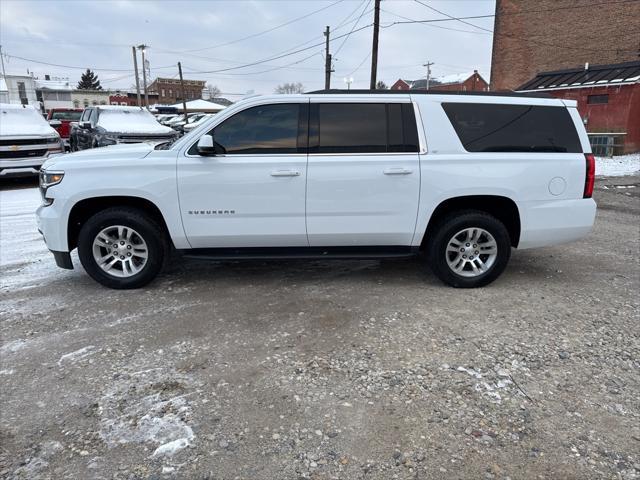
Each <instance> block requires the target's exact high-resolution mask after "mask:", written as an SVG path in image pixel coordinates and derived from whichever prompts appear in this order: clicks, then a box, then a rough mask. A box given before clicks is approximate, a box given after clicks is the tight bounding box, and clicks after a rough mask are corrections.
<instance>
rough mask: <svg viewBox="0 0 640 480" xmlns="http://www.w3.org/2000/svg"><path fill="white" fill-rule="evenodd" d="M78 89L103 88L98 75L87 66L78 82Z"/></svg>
mask: <svg viewBox="0 0 640 480" xmlns="http://www.w3.org/2000/svg"><path fill="white" fill-rule="evenodd" d="M78 90H102V87H101V86H100V80H99V79H98V75H96V74H95V73H93V72H92V71H91V70H89V69H88V68H87V71H86V72H84V73H83V74H82V76H81V77H80V81H79V82H78Z"/></svg>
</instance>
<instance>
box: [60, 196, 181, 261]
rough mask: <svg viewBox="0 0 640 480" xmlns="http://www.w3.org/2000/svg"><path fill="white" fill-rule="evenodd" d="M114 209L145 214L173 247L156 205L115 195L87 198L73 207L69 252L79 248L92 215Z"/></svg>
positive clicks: (68, 224)
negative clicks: (136, 210)
mask: <svg viewBox="0 0 640 480" xmlns="http://www.w3.org/2000/svg"><path fill="white" fill-rule="evenodd" d="M112 207H131V208H136V209H138V210H141V211H143V212H145V213H146V214H148V215H149V216H150V217H151V218H153V219H154V220H155V221H156V222H157V223H158V224H159V225H160V227H162V229H163V230H164V232H165V235H166V236H167V241H168V242H170V245H171V246H173V241H172V239H171V235H170V234H169V228H168V227H167V222H166V221H165V219H164V216H163V215H162V212H161V211H160V209H159V208H158V206H157V205H156V204H155V203H153V202H152V201H150V200H148V199H146V198H143V197H136V196H128V195H114V196H102V197H91V198H85V199H82V200H80V201H78V202H76V203H75V204H74V205H73V207H72V208H71V210H70V212H69V220H68V222H67V243H68V245H69V251H71V250H73V249H74V248H76V247H77V246H78V235H79V234H80V229H81V228H82V225H83V224H84V222H86V221H87V220H88V219H89V218H90V217H91V216H92V215H95V214H96V213H98V212H100V211H102V210H105V209H107V208H112Z"/></svg>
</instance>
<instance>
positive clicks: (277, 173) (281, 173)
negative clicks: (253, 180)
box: [271, 170, 300, 177]
mask: <svg viewBox="0 0 640 480" xmlns="http://www.w3.org/2000/svg"><path fill="white" fill-rule="evenodd" d="M271 176H272V177H299V176H300V172H298V171H296V170H274V171H273V172H271Z"/></svg>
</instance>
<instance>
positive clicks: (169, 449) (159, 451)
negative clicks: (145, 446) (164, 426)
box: [152, 438, 191, 457]
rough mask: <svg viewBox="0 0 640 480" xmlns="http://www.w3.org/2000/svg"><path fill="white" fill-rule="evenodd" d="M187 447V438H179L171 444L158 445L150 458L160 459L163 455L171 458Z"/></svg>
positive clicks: (188, 443) (188, 442) (189, 443)
mask: <svg viewBox="0 0 640 480" xmlns="http://www.w3.org/2000/svg"><path fill="white" fill-rule="evenodd" d="M189 445H191V442H190V441H189V439H188V438H179V439H177V440H173V441H172V442H168V443H165V444H162V445H160V446H159V447H158V448H156V449H155V450H154V452H153V455H152V457H160V456H163V455H166V456H169V457H171V456H173V454H174V453H176V452H178V451H180V450H182V449H183V448H187V447H188V446H189Z"/></svg>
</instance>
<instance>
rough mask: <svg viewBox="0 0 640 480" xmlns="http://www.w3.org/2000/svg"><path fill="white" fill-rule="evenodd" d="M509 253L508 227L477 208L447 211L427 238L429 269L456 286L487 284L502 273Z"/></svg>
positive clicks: (466, 286)
mask: <svg viewBox="0 0 640 480" xmlns="http://www.w3.org/2000/svg"><path fill="white" fill-rule="evenodd" d="M474 239H475V241H474ZM494 247H495V248H494ZM463 250H464V251H463ZM494 252H495V253H494ZM463 257H464V258H463ZM510 257H511V239H510V237H509V232H508V231H507V228H506V227H505V226H504V224H503V223H502V222H501V221H500V220H498V219H497V218H495V217H494V216H492V215H489V214H487V213H484V212H480V211H474V210H465V211H460V212H454V213H452V214H449V215H448V216H447V217H445V218H444V219H443V220H442V221H441V222H440V223H439V224H437V225H436V226H435V230H434V233H433V235H432V236H431V238H429V239H428V241H427V258H428V261H429V264H430V266H431V269H432V270H433V272H434V273H435V274H436V276H437V277H438V278H439V279H440V280H442V281H443V282H444V283H446V284H448V285H451V286H452V287H456V288H477V287H484V286H485V285H488V284H490V283H491V282H493V281H494V280H495V279H496V278H498V277H499V276H500V274H502V272H503V271H504V269H505V268H506V267H507V264H508V263H509V258H510Z"/></svg>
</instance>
